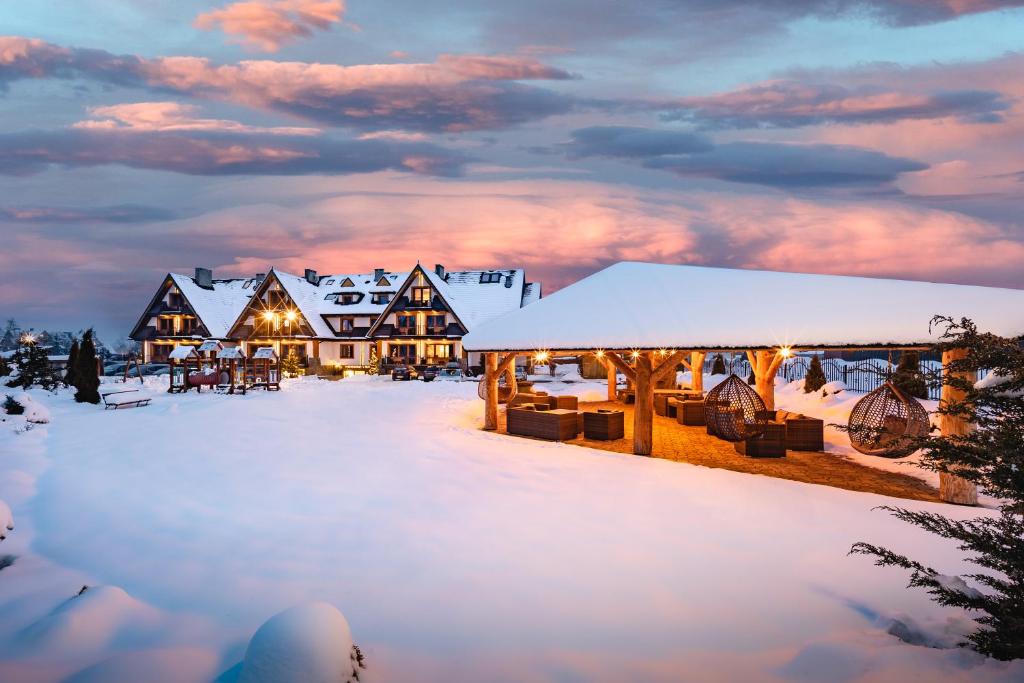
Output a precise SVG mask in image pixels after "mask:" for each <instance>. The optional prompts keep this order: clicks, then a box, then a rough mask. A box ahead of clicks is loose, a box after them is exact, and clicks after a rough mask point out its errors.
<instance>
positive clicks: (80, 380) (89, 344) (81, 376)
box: [75, 328, 100, 403]
mask: <svg viewBox="0 0 1024 683" xmlns="http://www.w3.org/2000/svg"><path fill="white" fill-rule="evenodd" d="M99 388H100V377H99V370H98V369H97V367H96V347H95V346H94V345H93V334H92V328H89V329H88V330H86V331H85V334H83V335H82V343H81V344H80V345H79V347H78V358H77V362H76V363H75V389H77V391H75V400H76V401H78V402H79V403H99V402H100V393H99Z"/></svg>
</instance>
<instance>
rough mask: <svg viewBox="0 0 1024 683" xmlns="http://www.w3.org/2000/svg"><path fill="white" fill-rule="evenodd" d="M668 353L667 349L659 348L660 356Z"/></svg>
mask: <svg viewBox="0 0 1024 683" xmlns="http://www.w3.org/2000/svg"><path fill="white" fill-rule="evenodd" d="M666 353H668V351H666V350H665V349H658V355H659V356H664V355H665V354H666Z"/></svg>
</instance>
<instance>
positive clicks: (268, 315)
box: [263, 311, 274, 322]
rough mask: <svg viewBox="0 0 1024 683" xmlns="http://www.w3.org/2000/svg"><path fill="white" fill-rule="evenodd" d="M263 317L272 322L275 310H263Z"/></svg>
mask: <svg viewBox="0 0 1024 683" xmlns="http://www.w3.org/2000/svg"><path fill="white" fill-rule="evenodd" d="M263 319H264V320H266V321H267V322H270V321H271V320H273V319H274V312H273V311H264V312H263Z"/></svg>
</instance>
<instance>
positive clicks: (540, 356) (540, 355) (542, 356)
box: [533, 351, 548, 363]
mask: <svg viewBox="0 0 1024 683" xmlns="http://www.w3.org/2000/svg"><path fill="white" fill-rule="evenodd" d="M533 359H534V360H535V361H537V362H538V363H543V362H545V361H546V360H547V359H548V352H547V351H538V352H537V353H536V354H534V356H533Z"/></svg>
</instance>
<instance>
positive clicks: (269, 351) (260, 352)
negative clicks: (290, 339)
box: [252, 346, 277, 359]
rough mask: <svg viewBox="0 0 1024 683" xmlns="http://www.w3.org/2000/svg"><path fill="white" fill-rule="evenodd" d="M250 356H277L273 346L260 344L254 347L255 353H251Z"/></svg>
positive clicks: (274, 357)
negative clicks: (258, 346)
mask: <svg viewBox="0 0 1024 683" xmlns="http://www.w3.org/2000/svg"><path fill="white" fill-rule="evenodd" d="M252 357H253V358H268V359H269V358H273V359H276V358H277V354H276V353H274V347H273V346H261V347H260V348H258V349H256V351H255V353H253V354H252Z"/></svg>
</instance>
